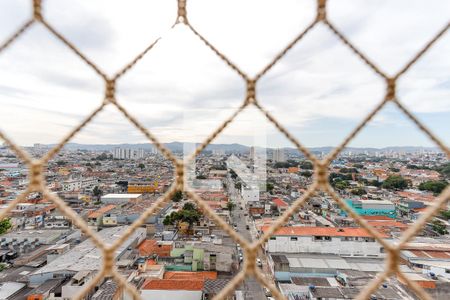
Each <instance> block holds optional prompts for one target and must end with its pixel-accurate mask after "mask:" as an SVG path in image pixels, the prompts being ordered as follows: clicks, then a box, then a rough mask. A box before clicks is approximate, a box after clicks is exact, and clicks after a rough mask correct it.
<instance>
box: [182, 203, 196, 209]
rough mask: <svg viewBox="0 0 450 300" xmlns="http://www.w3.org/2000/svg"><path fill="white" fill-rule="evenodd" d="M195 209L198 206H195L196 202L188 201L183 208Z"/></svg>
mask: <svg viewBox="0 0 450 300" xmlns="http://www.w3.org/2000/svg"><path fill="white" fill-rule="evenodd" d="M195 209H196V207H195V205H194V203H192V202H186V203H185V204H184V205H183V210H195Z"/></svg>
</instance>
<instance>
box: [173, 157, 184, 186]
mask: <svg viewBox="0 0 450 300" xmlns="http://www.w3.org/2000/svg"><path fill="white" fill-rule="evenodd" d="M175 174H176V187H177V190H179V191H183V190H184V164H183V162H181V161H178V162H176V164H175Z"/></svg>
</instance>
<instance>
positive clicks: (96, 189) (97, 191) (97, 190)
mask: <svg viewBox="0 0 450 300" xmlns="http://www.w3.org/2000/svg"><path fill="white" fill-rule="evenodd" d="M92 194H93V195H94V196H95V197H97V199H98V198H100V196H101V195H103V191H102V190H101V189H99V187H98V186H97V185H96V186H95V187H94V189H93V190H92Z"/></svg>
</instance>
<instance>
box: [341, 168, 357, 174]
mask: <svg viewBox="0 0 450 300" xmlns="http://www.w3.org/2000/svg"><path fill="white" fill-rule="evenodd" d="M339 172H340V173H358V170H357V169H356V168H341V169H340V170H339Z"/></svg>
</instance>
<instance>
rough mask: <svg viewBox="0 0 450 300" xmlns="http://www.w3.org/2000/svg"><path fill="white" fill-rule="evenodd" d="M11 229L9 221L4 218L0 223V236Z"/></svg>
mask: <svg viewBox="0 0 450 300" xmlns="http://www.w3.org/2000/svg"><path fill="white" fill-rule="evenodd" d="M11 227H12V224H11V219H10V218H5V219H3V220H1V221H0V234H4V233H5V232H7V231H8V230H9V229H10V228H11Z"/></svg>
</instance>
